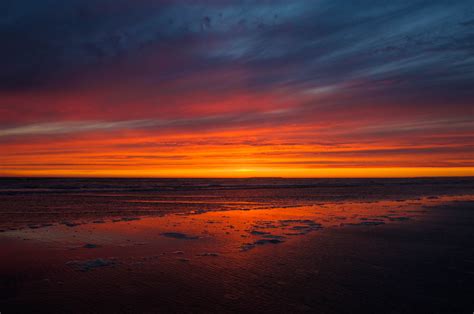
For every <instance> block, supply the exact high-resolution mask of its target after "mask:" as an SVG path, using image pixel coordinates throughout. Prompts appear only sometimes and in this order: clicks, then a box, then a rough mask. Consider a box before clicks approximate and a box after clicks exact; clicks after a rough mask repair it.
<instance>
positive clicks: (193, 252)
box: [0, 196, 472, 311]
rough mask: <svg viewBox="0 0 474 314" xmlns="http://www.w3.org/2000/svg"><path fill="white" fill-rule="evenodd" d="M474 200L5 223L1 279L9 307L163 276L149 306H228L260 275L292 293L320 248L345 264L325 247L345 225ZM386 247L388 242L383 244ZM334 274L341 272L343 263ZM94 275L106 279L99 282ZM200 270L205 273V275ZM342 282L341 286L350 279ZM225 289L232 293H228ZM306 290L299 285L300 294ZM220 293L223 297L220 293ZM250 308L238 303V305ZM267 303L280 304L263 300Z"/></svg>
mask: <svg viewBox="0 0 474 314" xmlns="http://www.w3.org/2000/svg"><path fill="white" fill-rule="evenodd" d="M469 201H472V197H471V196H445V197H436V198H435V197H430V198H427V197H425V198H420V199H417V200H390V201H374V202H327V203H318V204H314V205H311V206H297V207H271V208H268V207H267V208H265V207H263V206H260V207H259V208H260V209H251V210H221V211H209V212H205V211H195V210H190V211H187V212H180V213H173V214H169V215H162V216H137V217H122V218H117V217H111V218H104V219H101V220H93V219H92V220H88V219H81V220H71V221H59V222H56V223H48V224H40V223H38V224H35V223H29V224H27V225H21V226H16V227H15V228H11V229H8V228H7V229H4V230H3V232H2V233H1V236H0V246H1V247H2V249H3V251H4V252H7V253H8V256H10V257H11V258H10V259H8V260H3V261H2V269H3V270H2V274H4V275H5V274H8V276H7V277H6V278H10V279H7V280H4V282H3V285H4V288H5V287H6V289H10V290H11V289H14V293H12V292H11V291H10V294H9V295H7V297H6V299H4V300H3V302H4V303H5V304H4V305H5V306H6V305H12V304H16V305H18V304H19V303H22V302H23V303H22V304H23V305H28V304H30V305H32V304H33V305H34V304H37V303H38V302H39V303H41V302H40V301H38V297H37V296H43V297H44V296H47V299H54V300H55V302H60V303H62V305H61V306H62V307H63V308H64V309H65V310H71V306H72V305H71V304H75V305H74V306H77V307H76V308H73V311H76V310H77V311H79V310H80V309H84V308H83V307H81V306H83V305H78V304H77V302H76V301H71V300H68V299H67V298H66V299H64V296H63V295H62V293H65V292H68V293H72V294H79V295H81V296H83V297H84V298H85V297H87V296H88V295H89V293H90V291H95V292H96V294H98V295H103V294H104V293H105V295H106V296H105V298H106V299H107V298H111V296H110V295H109V294H117V295H122V294H123V293H124V292H123V290H121V289H125V290H127V289H131V291H132V292H131V293H132V294H134V293H135V294H136V293H139V294H144V295H148V294H149V293H151V291H154V289H158V290H160V289H164V288H163V287H162V285H163V284H166V285H168V287H169V285H171V286H172V288H170V289H171V290H169V291H167V292H163V295H165V296H166V297H164V298H165V299H164V300H162V304H161V305H153V306H152V305H150V306H151V308H154V309H160V310H176V311H179V310H189V308H188V306H190V304H191V305H192V304H197V305H198V306H201V307H202V306H204V308H202V309H205V303H206V301H205V299H206V298H209V299H211V300H213V302H217V303H219V305H216V308H214V309H217V310H218V309H219V307H220V306H221V307H222V308H221V309H229V306H230V308H232V306H234V307H235V306H236V305H235V304H234V305H232V302H234V301H236V300H239V299H241V298H242V297H243V296H245V295H248V293H249V292H250V291H254V292H255V290H254V288H249V286H248V285H250V286H251V285H253V284H255V280H256V281H257V282H259V281H260V280H262V278H267V277H268V278H267V279H268V280H270V281H271V283H268V285H269V286H268V287H271V289H270V290H274V289H276V291H280V292H278V293H287V292H284V291H286V289H285V287H287V285H289V286H291V285H292V284H293V278H292V277H293V276H295V278H299V279H298V280H303V281H307V280H314V278H316V277H318V276H319V271H320V270H319V268H321V267H323V266H321V265H320V266H319V268H318V267H315V265H316V264H318V263H322V262H316V260H317V259H320V258H322V256H324V255H326V256H329V257H330V258H331V260H328V261H327V262H328V263H335V265H337V264H338V263H339V264H340V263H342V262H341V261H337V256H340V257H341V254H340V252H337V253H335V251H331V253H330V254H329V253H327V252H326V253H323V252H325V251H327V250H331V249H330V247H331V246H332V245H334V244H333V242H334V241H336V242H337V239H338V237H340V236H341V235H344V234H347V232H349V233H353V234H358V236H357V237H356V236H353V239H354V240H355V239H358V238H359V237H360V235H363V234H367V233H372V232H379V231H374V230H383V228H388V229H387V230H390V228H391V227H392V228H398V230H404V228H406V229H407V230H409V229H410V227H408V226H409V225H412V226H413V225H417V224H423V223H426V221H433V220H436V219H437V218H436V215H433V213H434V212H435V210H434V208H438V207H440V206H443V204H464V205H463V206H466V205H465V204H470V203H469ZM468 206H471V205H468ZM363 241H365V240H362V241H361V242H355V243H354V246H357V245H362V246H363V245H364V242H363ZM315 243H316V244H315ZM314 245H315V246H314ZM308 247H312V249H314V248H315V247H317V248H318V250H319V251H314V252H312V253H311V254H310V255H309V257H308V256H306V257H305V258H304V259H303V260H300V259H301V258H302V257H301V256H302V255H305V254H308V252H306V249H307V248H308ZM389 247H390V243H388V242H387V243H386V247H385V249H388V248H389ZM335 250H336V249H335ZM344 254H345V255H344ZM344 254H343V255H342V256H344V258H354V257H351V254H353V253H351V249H347V250H346V251H345V253H344ZM308 258H309V260H308ZM357 258H365V257H364V256H362V257H357ZM334 259H336V260H334ZM308 261H313V262H312V263H309V262H308ZM262 263H263V264H262ZM341 265H342V264H341ZM183 267H185V268H183ZM280 268H281V269H286V270H289V271H290V270H291V272H293V275H290V277H288V273H286V275H285V274H284V275H282V274H281V269H280ZM278 269H280V270H278ZM332 272H333V273H334V276H336V277H337V278H340V277H339V276H340V274H338V271H335V270H332ZM86 273H87V274H88V273H90V274H94V275H85V274H86ZM81 274H82V275H81ZM25 276H26V277H25ZM97 276H99V278H101V280H104V281H100V282H98V281H97ZM301 276H303V279H302V278H301ZM203 278H206V279H205V280H204V281H203ZM304 278H306V279H304ZM196 280H197V281H196ZM11 285H13V288H12V286H11ZM242 285H243V286H242ZM264 285H266V284H264ZM324 285H326V283H325V284H324ZM85 287H88V288H85ZM119 287H120V288H119ZM158 287H161V288H158ZM268 287H266V288H263V289H260V290H259V291H260V293H264V294H263V295H261V296H258V297H259V298H262V300H261V302H270V303H271V300H272V298H273V297H271V296H270V295H265V294H268V293H270V292H269V291H270V290H268ZM339 288H340V289H344V288H343V286H339ZM81 289H89V290H90V291H89V292H85V291H82V290H81ZM175 289H191V290H196V289H198V290H199V289H207V290H209V291H208V293H206V294H202V295H201V294H200V293H197V295H195V294H191V295H188V296H187V297H188V298H190V300H188V304H181V305H176V304H175V307H170V306H171V305H170V304H171V303H173V302H176V300H174V299H173V300H174V301H173V302H171V301H170V299H166V298H172V293H171V292H172V291H174V292H173V293H177V292H176V291H175ZM216 289H217V290H216ZM219 289H222V291H224V292H226V293H224V295H221V294H220V292H219ZM240 289H243V290H242V291H240ZM332 289H333V288H331V289H330V290H331V291H332ZM336 290H337V289H336ZM61 291H62V292H61ZM307 293H308V291H306V292H302V294H303V295H305V294H307ZM310 294H312V293H310ZM178 295H179V294H177V296H175V297H174V298H178ZM277 295H279V294H277ZM218 296H219V297H220V301H216V300H214V299H213V298H215V297H218ZM91 298H92V299H94V297H93V296H91ZM202 298H204V300H203V299H202ZM288 298H289V299H288V300H286V302H287V304H286V305H285V306H286V307H287V308H286V310H290V309H291V310H294V311H311V310H313V309H314V308H316V309H318V308H319V309H326V310H327V308H326V307H325V306H322V305H321V306H319V307H318V306H317V304H316V305H315V304H313V303H312V302H309V301H308V302H306V303H308V304H311V306H308V305H304V304H306V303H305V302H303V303H301V304H295V302H296V303H298V302H297V301H296V300H292V299H291V297H288ZM308 298H311V297H309V296H308ZM97 302H98V301H97ZM170 302H171V303H170ZM252 302H258V301H252ZM178 303H179V302H178ZM302 304H303V305H302ZM266 306H269V305H268V304H267V305H266ZM244 308H245V306H244V307H242V308H240V307H239V306H237V307H235V308H234V309H239V310H240V309H244ZM329 308H330V307H329ZM268 309H275V308H272V306H270V307H269V308H268V307H266V308H265V310H268Z"/></svg>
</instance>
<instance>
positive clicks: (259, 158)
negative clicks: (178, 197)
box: [0, 0, 474, 176]
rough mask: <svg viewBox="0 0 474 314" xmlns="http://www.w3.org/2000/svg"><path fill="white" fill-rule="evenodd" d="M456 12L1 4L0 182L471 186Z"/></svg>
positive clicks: (424, 6)
mask: <svg viewBox="0 0 474 314" xmlns="http://www.w3.org/2000/svg"><path fill="white" fill-rule="evenodd" d="M473 16H474V3H473V2H472V1H468V0H463V1H451V2H448V1H441V0H439V1H438V0H434V1H425V0H412V1H403V0H397V1H391V2H390V3H384V4H382V3H380V2H377V1H372V0H362V1H350V2H349V1H343V0H307V1H303V0H296V1H286V0H285V1H283V0H275V1H270V0H268V1H250V0H241V1H230V0H220V1H217V0H208V1H197V0H181V1H180V0H178V1H169V0H138V1H137V0H114V1H112V0H95V1H83V0H70V1H60V0H47V1H32V0H15V1H13V0H6V1H2V2H1V3H0V40H1V43H2V44H1V46H2V49H0V66H1V68H2V70H1V71H0V145H1V146H0V150H1V154H0V174H4V175H14V174H41V175H47V174H65V175H75V174H76V175H87V174H97V175H135V174H136V175H144V174H146V171H148V172H149V173H151V174H153V175H227V174H229V173H230V174H229V175H236V174H239V175H240V174H242V173H243V174H246V175H248V172H247V171H254V174H255V175H272V174H274V175H298V176H299V175H319V174H322V175H324V174H326V175H328V174H329V175H330V172H328V171H329V170H327V169H336V168H337V169H339V168H341V169H342V168H346V169H353V168H374V169H375V168H377V169H378V168H397V167H398V168H404V169H405V168H406V169H408V168H410V167H411V168H413V169H414V170H413V174H414V175H415V174H416V175H418V174H423V175H425V174H430V173H433V174H450V173H451V174H460V173H461V174H463V173H464V174H474V172H473V168H472V160H473V159H474V151H473V147H472V143H473V142H472V141H473V136H474V110H473V108H474V106H473V103H474V88H472V86H474V19H473ZM140 156H142V157H140ZM143 156H146V158H145V157H143ZM168 156H169V157H168ZM177 156H179V158H177ZM168 159H169V160H168ZM421 168H426V169H427V171H424V172H423V171H421V172H420V171H418V170H415V169H421ZM435 168H446V169H445V170H443V171H444V172H440V171H441V170H436V171H434V170H429V169H435ZM448 168H449V169H451V170H449V169H448ZM455 168H456V169H457V170H456V169H455ZM160 169H162V170H163V171H162V172H160ZM199 169H202V170H201V172H200V171H199ZM239 169H240V170H242V169H243V170H245V171H242V172H239ZM318 169H319V170H318ZM321 169H326V170H325V171H322V170H321ZM459 169H461V170H459ZM428 170H429V171H428ZM209 171H210V172H209ZM233 171H234V172H233ZM305 171H307V172H305ZM308 171H309V172H308ZM318 171H321V172H318ZM334 171H335V172H334V173H335V174H337V175H340V174H341V173H343V172H342V171H343V170H340V171H341V172H337V173H336V170H334ZM337 171H339V170H337ZM348 171H349V170H348ZM430 171H431V172H430ZM450 171H451V172H450ZM348 173H349V172H348ZM403 173H406V174H407V175H409V174H410V172H409V171H408V170H407V171H406V172H403ZM250 175H253V174H250ZM349 175H350V174H349Z"/></svg>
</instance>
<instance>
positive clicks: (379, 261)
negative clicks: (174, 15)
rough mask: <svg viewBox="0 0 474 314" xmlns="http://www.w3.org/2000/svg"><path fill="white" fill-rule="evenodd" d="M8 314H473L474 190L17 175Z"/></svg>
mask: <svg viewBox="0 0 474 314" xmlns="http://www.w3.org/2000/svg"><path fill="white" fill-rule="evenodd" d="M1 181H2V188H1V189H0V200H1V204H2V208H1V209H0V217H1V220H0V231H1V232H0V249H1V251H2V259H1V261H0V278H1V279H0V289H1V297H0V311H1V312H2V313H17V312H18V313H26V312H41V313H43V312H44V313H46V312H48V313H103V312H114V313H116V312H123V313H152V312H153V313H157V312H160V313H163V312H166V313H167V312H172V313H183V312H184V313H187V312H189V313H204V312H206V313H209V312H211V313H226V312H247V313H295V312H296V313H300V312H301V313H306V312H309V313H354V312H364V313H470V312H472V309H474V302H473V301H472V297H471V290H472V286H473V284H474V245H473V244H472V239H473V238H474V211H473V210H474V194H473V193H472V191H473V189H472V188H473V186H474V180H473V179H472V178H443V179H442V178H432V179H279V178H272V179H260V178H255V179H8V178H4V179H1Z"/></svg>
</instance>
